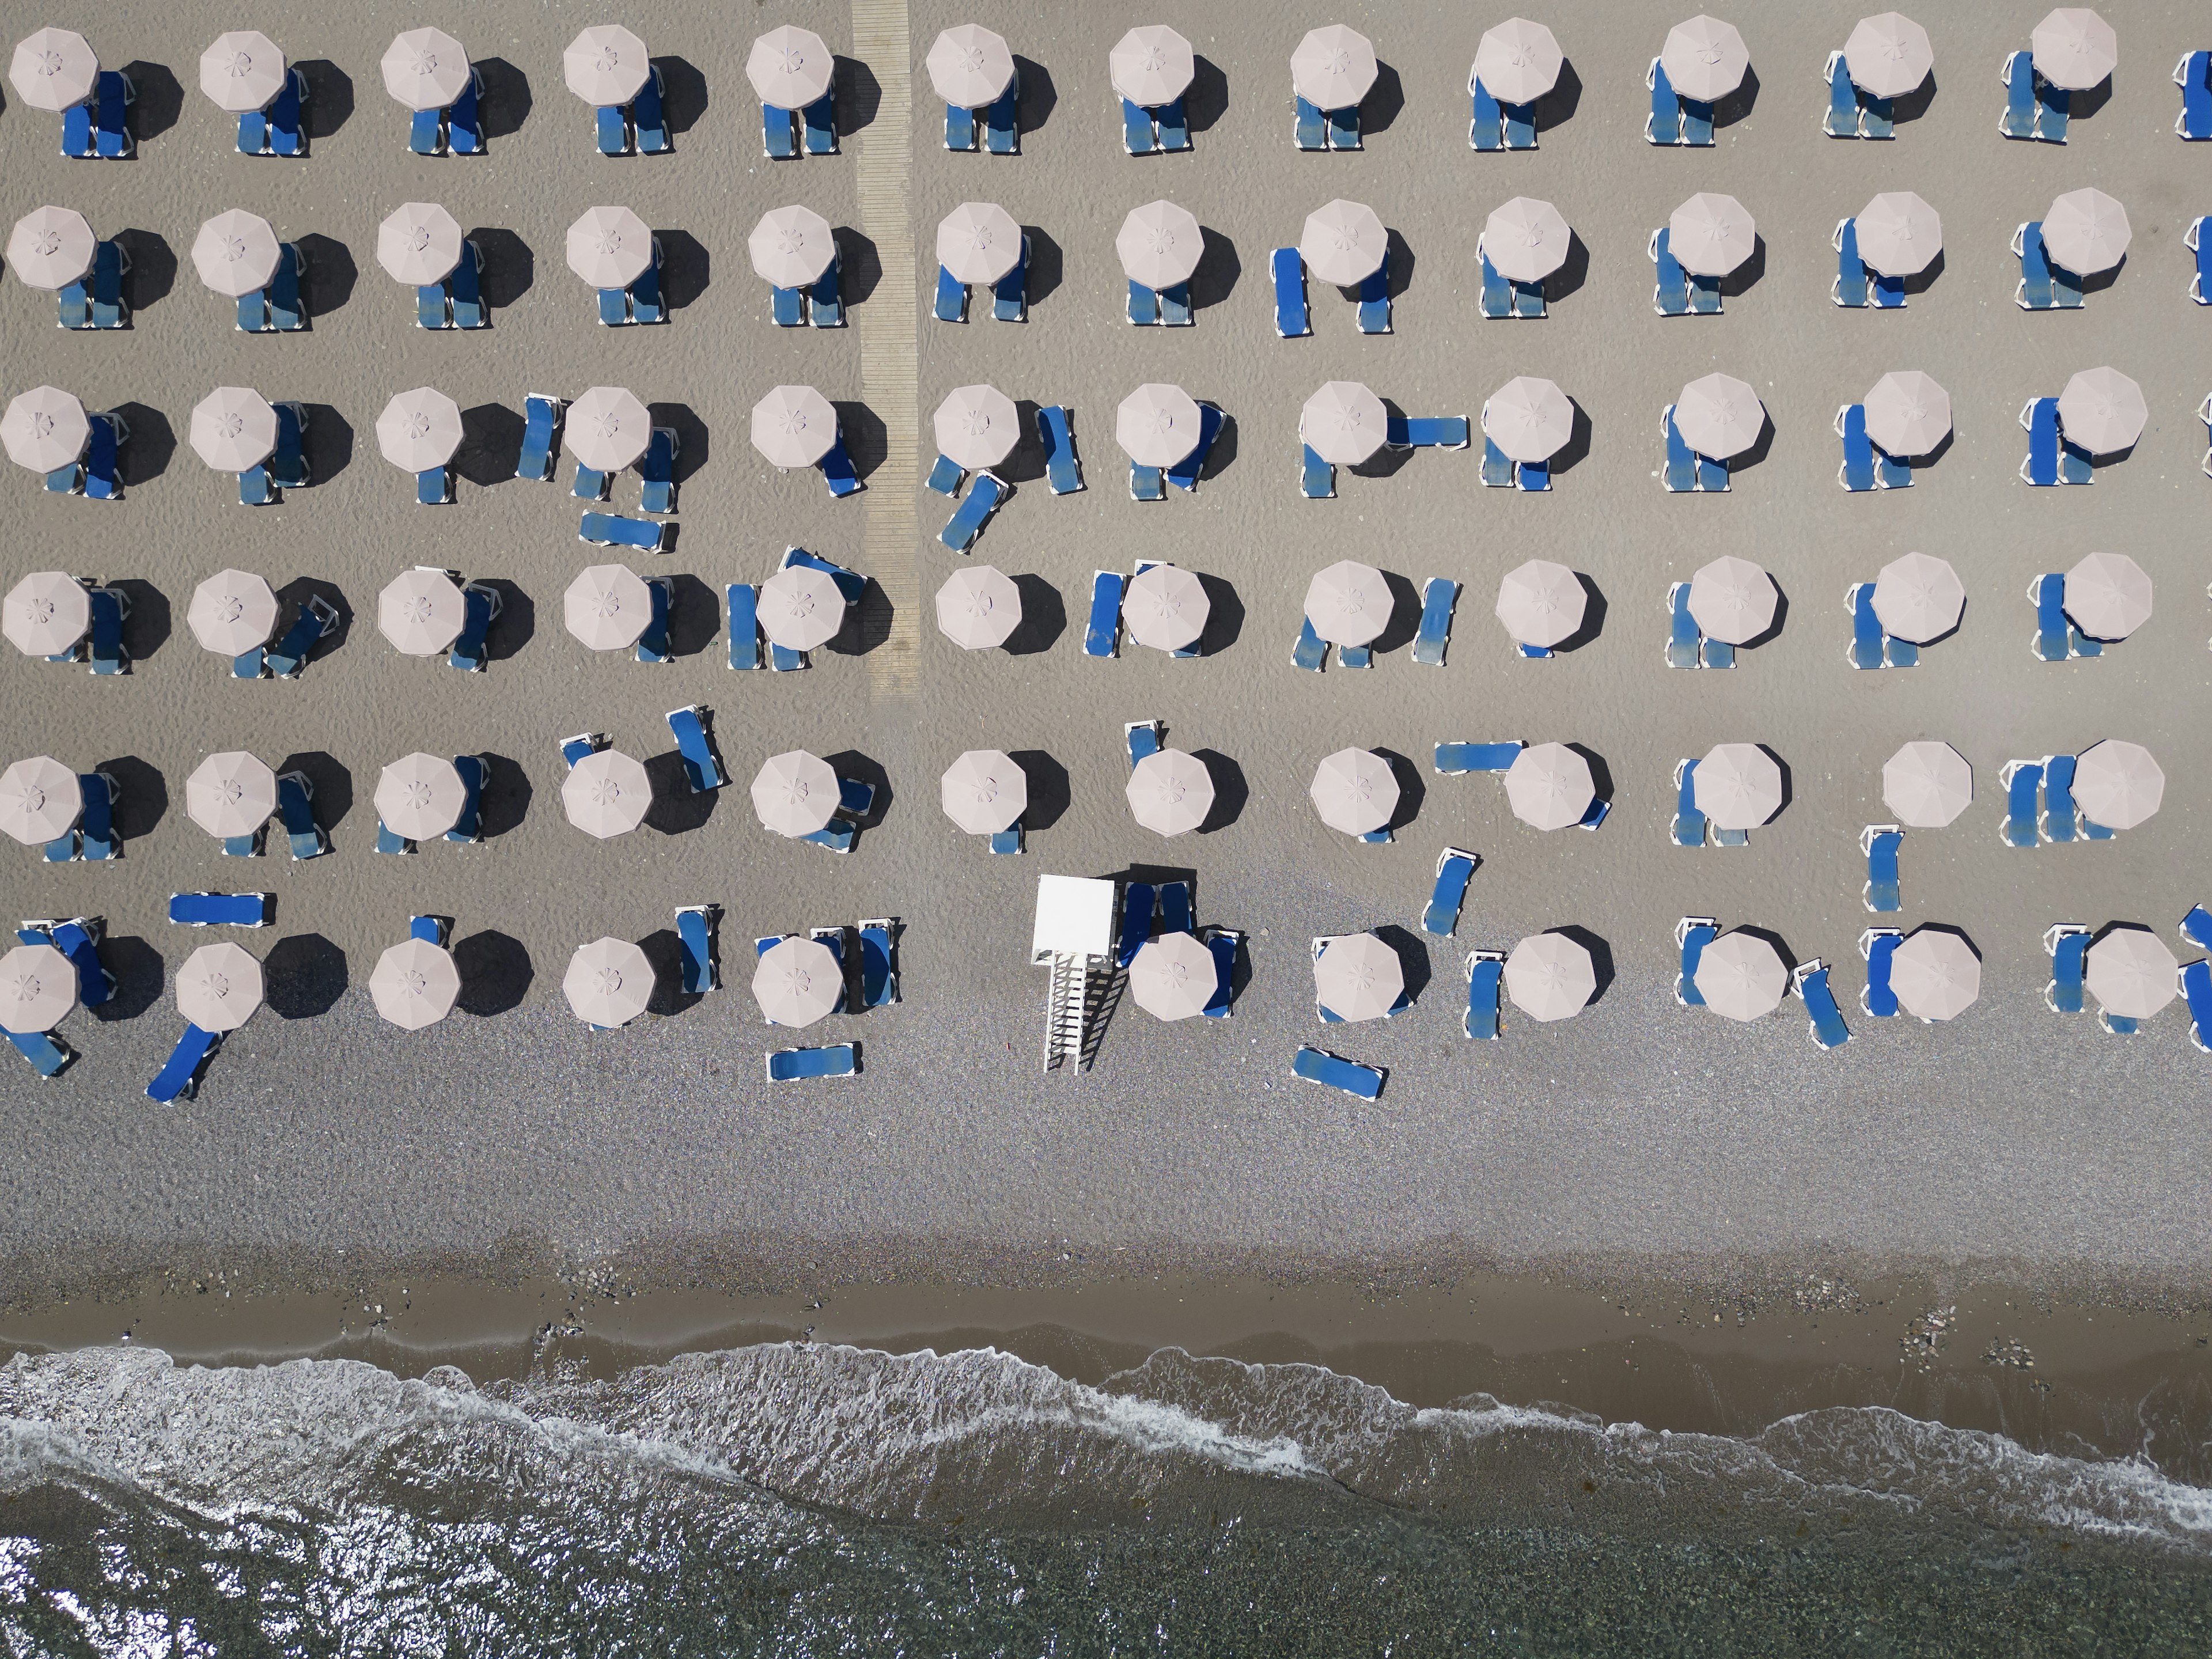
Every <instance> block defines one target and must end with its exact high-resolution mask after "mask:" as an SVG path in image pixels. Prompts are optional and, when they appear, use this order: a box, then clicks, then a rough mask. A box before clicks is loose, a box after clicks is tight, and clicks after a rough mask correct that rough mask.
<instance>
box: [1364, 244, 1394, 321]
mask: <svg viewBox="0 0 2212 1659" xmlns="http://www.w3.org/2000/svg"><path fill="white" fill-rule="evenodd" d="M1359 331H1360V332H1361V333H1362V334H1388V333H1389V331H1390V252H1389V249H1388V248H1385V249H1384V250H1383V263H1382V264H1379V265H1377V266H1376V268H1375V269H1374V270H1371V271H1370V272H1368V274H1367V275H1366V276H1364V278H1362V279H1361V281H1360V284H1359Z"/></svg>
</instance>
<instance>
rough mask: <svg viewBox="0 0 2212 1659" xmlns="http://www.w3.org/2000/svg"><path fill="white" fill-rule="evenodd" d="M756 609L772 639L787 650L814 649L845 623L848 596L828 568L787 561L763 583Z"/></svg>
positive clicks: (766, 632) (826, 642)
mask: <svg viewBox="0 0 2212 1659" xmlns="http://www.w3.org/2000/svg"><path fill="white" fill-rule="evenodd" d="M757 614H758V616H759V618H760V625H761V631H762V632H763V633H764V634H766V635H768V636H769V639H770V640H772V641H775V643H776V644H778V645H780V646H781V647H783V648H784V649H785V650H787V651H811V650H813V649H814V648H815V647H817V646H823V645H827V644H829V641H832V640H834V639H836V637H837V630H838V629H841V628H842V627H843V626H844V625H845V596H844V594H843V593H842V592H839V591H838V588H837V579H836V577H834V576H832V575H831V574H829V572H828V571H826V570H817V569H815V568H812V567H811V565H803V564H794V565H787V566H786V567H785V568H782V569H781V570H779V571H777V572H776V573H775V574H774V575H773V576H770V577H769V579H768V580H766V581H764V582H763V583H762V584H761V590H760V598H759V599H758V601H757Z"/></svg>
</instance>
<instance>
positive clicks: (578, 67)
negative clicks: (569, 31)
mask: <svg viewBox="0 0 2212 1659" xmlns="http://www.w3.org/2000/svg"><path fill="white" fill-rule="evenodd" d="M652 69H653V60H652V58H651V56H650V55H649V54H648V53H647V51H646V49H645V42H644V41H642V40H639V39H638V38H637V36H635V34H633V33H630V32H629V30H628V29H626V28H624V27H622V25H621V24H619V23H601V24H599V25H598V26H597V27H592V28H587V29H585V30H584V31H582V32H581V33H579V34H578V35H577V36H576V38H575V39H574V40H571V41H570V42H569V43H568V46H566V47H565V48H564V49H563V50H562V53H561V76H562V79H563V80H565V81H566V82H568V90H569V91H571V92H573V93H574V94H576V96H577V97H579V98H580V99H582V100H584V101H585V102H586V103H587V104H590V105H592V106H595V107H597V108H599V109H605V108H607V107H608V106H611V105H615V104H627V103H628V102H629V100H631V99H633V98H635V97H636V96H637V94H638V88H641V87H642V86H643V85H644V84H645V77H646V76H647V75H648V74H649V73H651V71H652Z"/></svg>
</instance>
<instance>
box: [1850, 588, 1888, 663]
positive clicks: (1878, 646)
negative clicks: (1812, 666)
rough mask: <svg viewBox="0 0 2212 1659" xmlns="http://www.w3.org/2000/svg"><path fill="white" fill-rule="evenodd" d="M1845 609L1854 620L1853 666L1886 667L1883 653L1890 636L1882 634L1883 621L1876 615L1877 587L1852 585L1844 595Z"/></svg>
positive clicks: (1852, 640) (1852, 638)
mask: <svg viewBox="0 0 2212 1659" xmlns="http://www.w3.org/2000/svg"><path fill="white" fill-rule="evenodd" d="M1844 608H1845V609H1846V610H1847V611H1850V617H1851V646H1850V662H1851V666H1852V667H1854V668H1881V667H1884V666H1887V658H1886V657H1885V656H1884V654H1883V650H1882V647H1883V645H1884V643H1885V641H1886V639H1887V635H1884V634H1883V633H1882V631H1881V617H1877V616H1876V615H1875V609H1874V584H1873V583H1872V582H1853V583H1852V584H1851V586H1850V591H1849V592H1846V593H1845V594H1844Z"/></svg>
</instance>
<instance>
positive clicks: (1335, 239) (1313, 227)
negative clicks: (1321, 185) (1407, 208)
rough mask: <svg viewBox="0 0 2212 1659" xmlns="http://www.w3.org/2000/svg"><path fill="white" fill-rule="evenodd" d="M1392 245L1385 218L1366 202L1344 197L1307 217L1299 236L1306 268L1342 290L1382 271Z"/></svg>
mask: <svg viewBox="0 0 2212 1659" xmlns="http://www.w3.org/2000/svg"><path fill="white" fill-rule="evenodd" d="M1389 246H1390V234H1389V231H1387V230H1385V229H1384V228H1383V220H1382V217H1381V216H1379V215H1378V214H1377V213H1376V211H1375V210H1374V209H1373V208H1371V207H1369V206H1368V205H1367V204H1365V203H1364V202H1347V201H1346V200H1344V199H1343V198H1342V197H1338V198H1337V199H1336V200H1335V201H1334V202H1328V203H1326V204H1323V205H1322V206H1320V207H1317V208H1316V209H1315V210H1313V211H1312V212H1311V213H1309V214H1308V215H1306V222H1305V228H1304V230H1302V231H1301V232H1299V233H1298V258H1301V259H1303V260H1304V261H1305V262H1306V269H1307V270H1310V271H1311V272H1313V274H1314V275H1315V276H1317V277H1319V278H1320V279H1321V280H1322V282H1324V283H1335V284H1336V285H1337V286H1338V287H1339V288H1352V287H1353V286H1355V285H1357V284H1358V283H1364V282H1365V281H1366V280H1367V279H1368V278H1369V277H1370V276H1373V275H1374V274H1375V273H1376V271H1378V270H1381V269H1382V268H1383V255H1384V254H1385V253H1387V252H1389Z"/></svg>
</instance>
